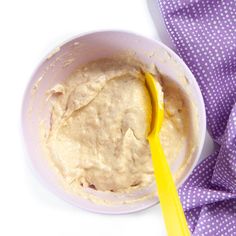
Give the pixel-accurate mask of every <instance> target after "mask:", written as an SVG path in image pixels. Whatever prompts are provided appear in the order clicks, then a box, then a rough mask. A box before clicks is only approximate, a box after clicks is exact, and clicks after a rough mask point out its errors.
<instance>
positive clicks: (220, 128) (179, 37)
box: [159, 0, 236, 236]
mask: <svg viewBox="0 0 236 236" xmlns="http://www.w3.org/2000/svg"><path fill="white" fill-rule="evenodd" d="M159 6H160V9H161V12H162V15H163V18H164V21H165V25H166V28H167V31H168V32H169V35H170V37H171V39H172V41H173V43H174V45H175V47H176V51H177V53H178V54H179V55H180V56H181V57H182V59H183V60H184V61H185V62H186V64H187V65H188V67H189V68H190V70H191V71H192V72H193V74H194V75H195V77H196V79H197V81H198V84H199V86H200V88H201V91H202V94H203V97H204V101H205V105H206V113H207V126H208V127H207V128H208V131H209V133H210V134H211V136H212V138H213V140H214V142H215V143H216V144H217V146H218V147H219V148H217V150H216V151H215V152H214V153H213V154H212V155H210V156H209V157H207V158H206V159H205V160H204V161H202V162H201V163H200V164H199V165H198V166H197V167H196V168H195V170H194V171H193V173H192V175H191V176H190V177H189V179H188V180H187V181H186V182H185V183H184V184H183V186H182V187H181V188H180V189H179V195H180V198H181V201H182V204H183V207H184V210H185V214H186V217H187V220H188V223H189V227H190V230H191V232H192V235H194V236H201V235H202V236H203V235H207V236H211V235H214V236H218V235H219V236H224V235H226V236H231V235H232V236H235V235H236V0H159Z"/></svg>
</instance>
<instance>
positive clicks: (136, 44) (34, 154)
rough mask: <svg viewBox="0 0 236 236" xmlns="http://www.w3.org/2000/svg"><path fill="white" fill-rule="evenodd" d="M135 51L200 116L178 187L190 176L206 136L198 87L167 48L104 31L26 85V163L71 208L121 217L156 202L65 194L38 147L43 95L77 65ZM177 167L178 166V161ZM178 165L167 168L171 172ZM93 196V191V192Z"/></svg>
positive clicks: (48, 63)
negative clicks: (186, 96)
mask: <svg viewBox="0 0 236 236" xmlns="http://www.w3.org/2000/svg"><path fill="white" fill-rule="evenodd" d="M124 52H125V53H127V52H135V53H136V56H137V57H138V58H139V60H141V61H143V62H144V63H153V64H155V65H156V66H157V67H158V69H159V70H160V72H161V73H163V74H165V75H167V76H168V77H170V78H171V79H172V80H174V81H175V82H177V83H179V84H180V86H182V88H183V89H184V90H185V91H187V92H188V94H189V96H190V99H191V100H192V101H194V103H195V106H196V109H197V112H198V116H197V117H196V119H197V123H198V125H199V127H201V129H199V131H198V138H197V141H196V142H197V143H196V144H197V149H196V151H195V152H194V153H193V155H192V156H191V158H190V159H189V162H188V165H187V166H186V168H185V170H184V171H183V172H182V174H181V176H180V178H179V179H178V181H177V182H176V185H177V186H180V185H181V184H182V183H183V181H184V180H185V179H186V178H187V177H188V176H189V175H190V173H191V171H192V170H193V168H194V167H195V165H196V163H197V161H198V159H199V157H200V153H201V151H202V147H203V143H204V138H205V132H206V128H205V127H206V116H205V106H204V103H203V99H202V95H201V92H200V89H199V87H198V84H197V83H196V80H195V78H194V76H193V74H192V73H191V72H190V70H189V69H188V68H187V66H186V65H185V63H184V62H183V61H182V60H181V59H180V58H179V57H178V56H177V55H176V54H175V53H174V52H173V51H172V50H171V49H169V48H168V47H167V46H165V45H164V44H162V43H161V42H158V41H154V40H151V39H148V38H145V37H143V36H140V35H137V34H133V33H129V32H123V31H102V32H93V33H89V34H84V35H80V36H78V37H75V38H73V39H72V40H69V41H67V42H66V43H64V44H62V45H60V46H59V47H57V48H56V49H54V50H53V52H52V53H51V54H50V55H49V56H48V57H47V58H46V59H44V60H43V61H42V62H41V63H40V65H39V67H38V68H37V69H36V71H35V72H34V74H33V76H32V78H31V80H30V81H29V84H28V86H27V89H26V92H25V96H24V101H23V108H22V126H23V135H24V139H25V143H26V146H27V149H28V151H29V157H30V160H31V161H32V163H33V166H34V167H35V170H36V173H38V175H39V176H40V178H41V179H42V180H43V181H42V182H43V183H44V184H45V186H46V187H48V189H49V190H50V191H53V192H54V193H55V194H56V195H58V196H59V197H60V198H62V199H64V200H65V201H67V202H70V203H72V204H73V205H75V206H77V207H80V208H83V209H86V210H89V211H92V212H97V213H107V214H124V213H131V212H136V211H140V210H143V209H146V208H148V207H150V206H153V205H154V204H156V203H157V202H158V197H157V196H153V197H150V198H146V199H144V200H142V201H137V202H133V203H129V204H113V205H108V206H105V205H97V204H95V203H93V202H91V201H89V200H86V199H83V198H82V197H80V196H75V195H72V194H70V193H67V192H66V191H64V189H63V188H62V187H61V185H60V183H59V182H58V179H57V177H56V175H55V173H54V172H53V171H52V169H51V168H50V167H49V165H48V163H47V161H46V159H45V158H44V153H43V150H42V145H41V144H40V135H39V124H40V121H41V120H42V119H45V120H48V119H49V117H48V116H49V107H48V105H47V103H46V102H45V92H46V91H47V90H48V89H50V88H51V87H53V86H54V85H55V84H56V83H58V82H61V81H63V80H64V79H65V78H66V77H68V75H70V74H71V73H72V72H73V71H74V70H75V69H76V68H78V66H81V65H83V64H85V63H87V62H89V61H92V60H95V59H99V58H102V57H109V56H113V55H115V54H117V53H124ZM177 78H181V79H183V80H185V79H187V80H188V84H187V85H184V86H183V85H182V84H181V82H180V80H181V79H180V80H179V79H177ZM178 163H179V162H178ZM177 165H179V164H176V163H175V164H173V166H171V169H172V171H173V172H174V170H175V169H176V168H178V166H177ZM91 191H94V190H91ZM154 191H155V184H154V185H152V186H150V187H149V188H146V189H142V190H139V191H137V192H135V193H132V194H129V195H127V194H114V193H103V192H96V191H94V193H93V194H95V195H96V196H99V197H100V198H102V199H108V200H109V201H114V203H115V202H116V201H117V200H119V199H124V200H127V199H139V198H140V197H142V196H143V195H146V194H147V193H151V192H154Z"/></svg>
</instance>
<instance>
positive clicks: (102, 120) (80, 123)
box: [44, 59, 190, 193]
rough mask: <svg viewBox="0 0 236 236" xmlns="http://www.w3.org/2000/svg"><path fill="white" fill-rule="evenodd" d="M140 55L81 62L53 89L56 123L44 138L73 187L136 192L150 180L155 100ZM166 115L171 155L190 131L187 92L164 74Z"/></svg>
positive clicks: (163, 139) (166, 146)
mask: <svg viewBox="0 0 236 236" xmlns="http://www.w3.org/2000/svg"><path fill="white" fill-rule="evenodd" d="M140 68H142V69H143V70H146V69H147V68H145V66H144V65H142V64H140V63H139V62H136V61H132V62H131V61H129V60H127V61H123V60H118V59H117V60H116V59H103V60H99V61H95V62H92V63H90V64H88V65H86V66H84V67H82V68H79V69H78V70H77V71H76V73H75V74H73V75H72V76H70V77H69V78H67V79H66V80H65V81H64V82H63V84H57V85H56V86H55V87H53V88H52V89H51V90H50V91H49V92H48V99H49V101H50V102H51V103H52V110H51V120H50V129H49V131H48V132H47V136H46V138H45V139H44V144H45V147H46V149H47V152H48V155H49V158H50V160H51V161H52V163H53V164H54V165H55V167H56V169H57V171H58V173H59V175H60V176H61V177H62V179H63V180H64V181H65V183H66V185H67V187H68V188H69V189H73V191H74V192H78V193H79V192H80V191H81V189H83V188H84V187H90V188H93V189H96V190H101V191H111V192H131V191H132V190H133V189H137V188H141V187H144V186H148V185H150V184H151V183H152V182H153V180H154V176H153V168H152V161H151V156H150V151H149V144H148V142H147V140H146V136H147V134H148V132H149V125H150V119H151V103H150V98H149V94H148V92H147V89H146V87H145V82H144V78H143V77H142V76H141V74H140ZM161 83H162V86H163V92H164V104H165V118H164V122H163V126H162V128H161V132H160V138H161V143H162V145H163V148H164V151H165V154H166V156H167V159H168V161H169V162H170V163H171V162H173V161H174V160H175V159H176V158H177V157H178V155H179V153H180V150H181V147H182V146H183V143H184V142H185V141H186V139H188V138H189V137H188V135H189V123H190V120H189V119H190V118H189V112H190V111H189V108H188V106H187V104H186V101H185V96H184V94H183V92H182V91H181V90H180V89H179V88H178V86H176V85H175V84H173V82H170V81H169V80H167V79H165V78H163V77H162V79H161Z"/></svg>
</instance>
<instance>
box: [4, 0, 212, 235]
mask: <svg viewBox="0 0 236 236" xmlns="http://www.w3.org/2000/svg"><path fill="white" fill-rule="evenodd" d="M154 22H155V23H154ZM99 29H123V30H129V31H133V32H137V33H140V34H143V35H145V36H147V37H150V38H154V39H160V40H162V41H164V43H166V44H167V45H169V46H171V45H170V40H169V39H168V36H167V35H166V32H165V28H164V27H163V22H162V19H161V16H160V14H159V12H158V6H157V4H156V2H155V0H150V1H148V0H135V1H134V0H133V1H132V0H129V1H128V0H118V1H114V0H113V1H112V0H98V1H92V0H74V1H72V0H67V1H65V0H62V1H60V0H57V1H55V0H41V1H33V0H31V1H27V0H21V1H11V0H8V1H4V2H3V1H2V0H0V30H1V31H0V32H1V35H0V77H1V78H0V108H1V113H0V132H1V135H0V138H1V140H0V141H1V149H0V150H1V152H0V158H1V159H0V160H1V162H0V217H1V219H0V235H4V236H8V235H10V236H11V235H24V236H29V235H34V236H38V235H40V236H42V235H45V236H47V235H50V236H54V235H56V236H64V235H66V236H69V235H71V236H74V235H81V236H82V235H103V236H108V235H109V236H110V235H112V236H120V235H136V236H139V235H148V236H152V235H166V234H165V228H164V224H163V221H162V217H161V211H160V206H159V205H157V206H155V207H152V208H151V209H147V210H145V211H142V212H139V213H134V214H130V215H121V216H109V215H98V214H93V213H89V212H86V211H83V210H80V209H77V208H75V207H73V206H71V205H69V204H67V203H65V202H63V201H62V200H60V199H58V198H57V197H56V196H54V195H53V194H51V193H50V192H48V191H47V190H46V189H45V188H44V187H43V186H42V185H41V183H40V182H39V181H38V180H37V178H36V177H35V175H34V174H33V170H32V169H31V166H30V162H29V160H28V159H27V158H28V157H27V155H26V152H25V150H24V146H23V143H22V137H21V126H20V110H21V103H22V96H23V92H24V89H25V87H26V85H27V83H28V81H29V78H30V76H31V73H32V72H33V70H34V69H35V67H36V66H37V64H38V62H39V61H40V60H41V59H42V57H44V56H45V55H46V54H47V53H48V52H49V51H51V49H53V47H55V46H56V45H57V44H60V43H61V42H62V41H64V40H66V39H68V38H70V37H71V36H74V35H77V34H79V33H82V32H87V31H92V30H99ZM171 47H172V46H171ZM211 149H212V143H211V142H210V141H207V143H206V145H205V150H204V154H203V156H206V154H207V153H209V152H210V151H211Z"/></svg>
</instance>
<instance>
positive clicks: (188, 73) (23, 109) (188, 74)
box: [21, 29, 206, 215]
mask: <svg viewBox="0 0 236 236" xmlns="http://www.w3.org/2000/svg"><path fill="white" fill-rule="evenodd" d="M110 33H119V34H124V35H130V36H133V37H137V38H143V39H144V40H146V41H147V42H148V41H150V42H152V43H154V44H157V45H158V46H159V47H161V48H163V49H164V50H165V51H166V52H168V53H169V54H170V55H171V57H172V58H173V59H175V60H176V62H177V63H178V64H180V66H181V67H182V68H183V70H184V74H185V75H186V77H188V78H190V80H191V82H192V83H193V87H194V89H195V90H196V92H197V95H198V98H197V99H198V100H199V104H201V107H200V106H198V108H200V109H199V111H200V113H201V117H202V120H201V122H202V124H201V134H202V135H201V136H202V137H200V138H199V142H198V151H197V154H196V158H195V159H194V161H193V163H192V165H191V166H190V168H189V169H188V170H187V171H186V174H185V176H184V178H182V179H181V180H180V181H179V183H178V185H177V189H179V188H180V187H181V186H182V185H183V183H184V182H185V181H186V179H187V178H188V177H189V176H190V175H191V173H192V171H193V169H194V168H195V167H196V165H197V163H198V161H199V159H200V156H201V152H202V150H203V145H204V141H205V136H206V109H205V103H204V100H203V96H202V93H201V90H200V87H199V85H198V83H197V80H196V78H195V76H194V75H193V73H192V72H191V70H190V69H189V68H188V66H187V65H186V64H185V62H184V61H183V59H182V58H180V56H178V55H177V53H176V52H174V51H173V50H172V49H171V48H169V47H168V46H167V45H165V44H164V43H163V42H161V41H159V40H156V39H152V38H149V37H146V36H144V35H142V34H139V33H136V32H133V31H128V30H113V29H106V30H93V31H87V32H83V33H80V34H77V35H74V36H71V37H68V39H65V40H62V42H61V43H60V44H58V45H55V46H54V47H53V48H52V49H51V50H50V51H49V52H48V53H47V54H46V55H45V56H44V57H43V58H42V59H41V60H39V62H38V63H37V66H36V67H35V69H34V70H33V71H32V73H31V76H30V78H29V80H28V82H27V83H26V87H25V89H24V92H23V96H22V97H23V100H22V104H21V135H22V138H23V143H24V148H25V150H26V155H25V158H27V160H28V161H27V162H28V163H29V164H30V167H32V170H33V174H34V176H35V177H36V178H37V179H38V180H39V182H41V184H42V185H43V186H44V187H46V188H47V189H48V190H49V191H50V192H53V193H54V195H56V196H57V197H58V198H60V199H63V200H64V201H66V202H68V203H70V204H72V205H74V206H76V207H79V208H81V209H83V210H87V211H90V212H93V213H99V214H110V215H116V214H129V213H134V212H138V211H142V210H145V209H148V208H150V207H152V206H154V205H156V204H157V203H159V200H158V198H157V199H153V201H151V202H149V203H148V204H140V205H139V207H136V208H134V209H129V208H128V207H127V209H126V210H120V211H117V210H116V211H114V210H111V211H110V210H97V209H91V208H90V207H85V206H84V205H82V204H81V205H80V206H78V204H75V203H74V202H73V201H72V200H70V199H69V198H64V197H63V196H61V194H58V193H57V192H56V191H55V190H53V189H52V188H51V186H50V185H49V184H47V182H46V181H45V179H44V178H43V177H42V175H41V174H40V173H38V170H37V168H36V167H35V166H34V162H33V161H32V158H31V155H30V153H29V149H28V142H27V138H26V133H25V128H24V126H25V124H24V123H25V113H26V110H27V107H26V104H27V94H28V93H29V92H30V89H31V88H32V85H33V84H34V82H35V81H34V77H35V74H36V72H37V71H38V69H39V68H40V67H41V66H42V65H43V64H44V63H45V61H46V60H47V59H48V56H49V55H51V54H52V55H53V52H54V50H55V49H56V48H61V47H63V46H64V45H66V44H68V43H70V42H71V41H73V40H76V39H79V38H81V37H84V36H89V35H95V34H110ZM127 206H128V205H127Z"/></svg>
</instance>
